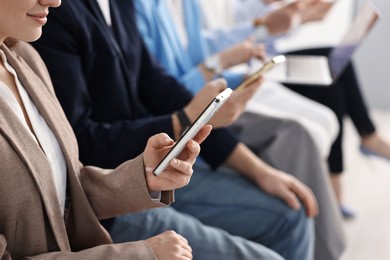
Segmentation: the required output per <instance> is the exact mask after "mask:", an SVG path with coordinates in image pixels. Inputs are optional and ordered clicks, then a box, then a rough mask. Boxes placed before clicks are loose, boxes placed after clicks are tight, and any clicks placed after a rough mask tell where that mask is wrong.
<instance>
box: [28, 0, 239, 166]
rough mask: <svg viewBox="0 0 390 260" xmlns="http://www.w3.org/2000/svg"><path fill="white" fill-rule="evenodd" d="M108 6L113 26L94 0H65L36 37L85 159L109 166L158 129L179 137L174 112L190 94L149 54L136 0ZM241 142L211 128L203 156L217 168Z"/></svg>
mask: <svg viewBox="0 0 390 260" xmlns="http://www.w3.org/2000/svg"><path fill="white" fill-rule="evenodd" d="M110 7H111V19H112V28H109V27H107V25H106V23H105V20H104V18H103V15H102V14H101V11H100V9H99V7H98V4H97V3H96V0H63V1H62V6H61V7H59V8H56V9H50V14H49V17H48V18H49V21H48V23H47V24H46V25H45V26H44V28H43V35H42V37H41V39H40V40H38V41H37V42H35V43H33V45H34V47H36V48H37V50H38V51H39V53H40V54H41V56H42V58H43V59H44V61H45V62H46V64H47V66H48V69H49V72H50V75H51V77H52V80H53V84H54V87H55V90H56V94H57V96H58V98H59V100H60V102H61V104H62V106H63V108H64V110H65V113H66V115H67V117H68V119H69V121H70V123H71V125H72V127H73V129H74V131H75V133H76V136H77V140H78V144H79V148H80V160H81V161H82V162H83V163H84V164H93V165H96V166H101V167H106V168H112V167H116V166H117V165H119V164H120V163H122V162H124V161H125V160H128V159H130V158H133V157H135V156H136V155H138V154H140V153H141V152H143V150H144V148H145V145H146V141H147V140H148V138H149V137H150V136H152V135H154V134H156V133H160V132H166V133H167V134H169V135H170V136H173V129H172V121H171V114H172V113H173V112H174V111H176V110H179V109H181V108H183V107H184V106H185V105H186V104H187V103H188V102H189V101H190V100H191V98H192V95H191V94H190V93H189V92H188V91H187V90H186V89H185V88H184V87H183V86H182V85H180V84H179V83H178V82H177V81H176V80H175V79H174V78H173V77H171V76H169V75H167V74H166V73H165V72H164V71H163V70H162V69H161V67H160V66H158V65H157V64H156V63H155V61H153V60H152V59H151V57H150V56H149V54H148V53H147V51H146V48H145V46H144V44H143V42H142V40H141V38H140V37H139V35H138V31H137V27H136V23H135V15H134V8H133V3H132V1H130V0H110ZM111 35H112V36H111ZM236 144H237V140H236V138H235V137H234V135H233V134H232V133H230V132H229V131H228V130H226V129H220V130H213V132H212V134H211V135H210V136H209V137H208V139H207V140H206V141H205V143H204V144H202V151H201V155H202V157H203V158H204V159H205V160H206V161H207V162H208V163H209V164H210V165H211V166H212V167H218V166H219V165H220V164H221V163H223V162H224V161H225V160H226V158H227V157H228V156H229V154H230V153H231V152H232V150H233V149H234V147H235V145H236Z"/></svg>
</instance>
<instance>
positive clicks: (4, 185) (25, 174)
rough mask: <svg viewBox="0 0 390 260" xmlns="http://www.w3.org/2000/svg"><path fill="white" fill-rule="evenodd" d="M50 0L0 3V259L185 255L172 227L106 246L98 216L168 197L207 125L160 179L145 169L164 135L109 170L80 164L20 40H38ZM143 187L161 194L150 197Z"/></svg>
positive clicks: (44, 76) (39, 64)
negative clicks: (136, 239)
mask: <svg viewBox="0 0 390 260" xmlns="http://www.w3.org/2000/svg"><path fill="white" fill-rule="evenodd" d="M60 2H61V1H60V0H45V1H37V0H35V1H28V2H26V1H15V0H0V57H1V58H0V149H1V153H0V159H1V167H0V196H1V202H0V216H1V217H0V258H1V259H26V258H33V259H91V258H94V259H125V258H126V259H157V258H158V259H179V258H180V259H182V258H183V257H185V258H188V259H189V258H192V253H191V251H192V249H191V247H190V246H189V245H188V242H187V241H186V240H185V239H184V238H183V237H182V236H180V235H178V234H176V233H175V232H173V231H170V232H165V233H162V234H159V235H157V236H154V237H150V238H148V239H146V240H144V241H134V242H131V243H123V244H113V243H112V240H111V238H110V236H109V234H108V233H107V231H106V230H104V228H103V227H102V226H101V225H100V223H99V221H98V220H99V219H104V218H108V217H112V216H115V215H119V214H124V213H127V212H136V211H141V210H145V209H151V208H156V207H164V206H167V205H169V204H170V203H172V202H173V195H174V194H173V191H172V190H173V189H177V188H180V187H183V186H185V185H186V184H187V183H188V181H189V180H190V178H191V174H192V164H193V163H194V162H195V159H196V156H197V155H198V154H199V151H200V147H199V144H198V143H201V142H202V141H203V140H204V139H205V138H206V137H207V135H208V133H209V132H210V129H211V127H210V126H206V127H204V128H203V129H202V130H201V132H200V133H199V134H198V135H197V137H196V138H195V139H194V140H195V141H190V142H189V143H188V145H187V148H186V149H185V150H184V152H182V153H181V155H180V156H179V157H178V158H177V159H174V160H172V161H171V165H170V167H169V168H167V170H166V171H165V172H163V173H162V174H161V175H160V176H161V177H155V176H153V174H152V173H151V172H150V170H149V169H150V168H154V167H155V166H156V165H157V163H158V162H159V161H160V160H161V158H162V157H163V156H164V154H165V153H166V151H167V149H169V148H170V147H171V146H172V144H173V140H172V139H170V138H169V137H168V136H167V135H166V134H158V135H155V136H153V137H151V138H149V139H148V143H147V145H146V148H145V150H144V152H143V153H142V154H141V155H140V156H138V157H136V158H135V159H133V160H129V161H126V162H124V163H123V164H122V165H120V166H118V167H117V168H116V169H114V170H104V169H101V168H98V167H93V166H83V165H81V164H80V162H79V160H78V148H77V141H76V139H75V136H74V133H73V131H72V128H71V126H70V125H69V123H68V121H67V119H66V117H65V114H64V113H63V111H62V108H61V107H60V105H59V102H58V100H57V99H56V96H55V94H54V89H53V86H52V84H51V81H50V77H49V74H48V72H47V70H46V67H45V65H44V63H43V61H42V60H41V59H40V57H39V55H38V54H37V52H36V51H35V50H34V48H32V47H31V46H30V45H29V44H27V43H25V42H23V41H34V40H36V39H37V38H39V37H40V35H41V28H42V25H43V24H45V22H46V15H42V13H44V14H46V13H48V10H49V7H58V6H59V5H60ZM26 14H27V15H26ZM167 180H169V182H168V181H167ZM152 191H154V192H158V193H159V194H160V196H161V200H154V199H151V197H150V194H151V192H152Z"/></svg>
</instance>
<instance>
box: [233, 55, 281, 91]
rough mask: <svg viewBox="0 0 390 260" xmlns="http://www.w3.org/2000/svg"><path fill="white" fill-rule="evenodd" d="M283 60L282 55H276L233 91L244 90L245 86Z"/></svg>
mask: <svg viewBox="0 0 390 260" xmlns="http://www.w3.org/2000/svg"><path fill="white" fill-rule="evenodd" d="M285 60H286V57H285V56H283V55H277V56H275V57H272V58H271V59H270V60H268V61H266V62H265V63H264V64H263V66H261V68H260V69H258V70H257V71H256V72H255V73H253V74H252V75H250V76H249V77H248V78H246V79H245V80H244V81H243V82H241V84H240V85H239V86H238V87H237V88H236V89H235V90H239V89H243V88H246V87H247V86H249V85H250V84H252V83H253V82H255V81H256V80H257V79H258V78H259V77H260V75H262V74H264V73H266V72H267V71H269V70H270V69H272V68H273V67H274V66H275V65H277V64H279V63H282V62H284V61H285Z"/></svg>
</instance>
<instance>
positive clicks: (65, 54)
mask: <svg viewBox="0 0 390 260" xmlns="http://www.w3.org/2000/svg"><path fill="white" fill-rule="evenodd" d="M100 3H101V4H102V6H106V5H105V4H104V1H103V2H100ZM108 6H109V7H110V12H108V13H109V14H111V16H106V17H107V18H106V17H105V16H103V14H104V13H107V12H105V11H103V12H101V11H100V6H99V4H98V3H97V2H95V1H90V0H82V1H66V2H64V3H63V6H62V7H61V8H59V9H57V10H53V11H52V12H50V15H49V17H50V18H51V20H50V23H48V24H47V25H46V26H45V28H44V30H45V33H44V35H43V38H41V39H40V40H39V41H38V42H36V43H35V44H34V46H35V47H36V48H37V49H38V50H39V52H40V53H41V54H42V55H43V57H44V59H45V61H46V62H47V64H48V67H49V71H50V73H51V76H52V77H53V80H54V85H55V89H56V93H57V94H58V96H59V99H60V102H61V103H62V105H63V107H64V109H65V110H66V114H67V116H68V119H69V120H70V121H71V124H72V125H73V128H74V130H75V132H76V136H77V139H78V142H79V145H80V150H81V152H80V156H81V158H82V159H81V160H82V161H83V162H84V163H92V162H95V163H97V164H99V165H111V166H112V167H114V166H115V165H118V164H120V163H121V162H122V161H123V160H124V158H126V157H127V156H129V155H131V154H133V153H134V152H135V151H134V150H133V149H129V147H130V146H132V147H134V146H139V147H140V148H141V147H142V145H144V144H145V142H146V140H147V139H145V135H148V134H152V133H154V132H161V131H164V132H167V133H168V134H169V135H172V136H175V137H176V138H178V137H179V136H180V133H181V131H182V130H183V129H185V127H186V126H187V125H188V122H186V119H185V117H184V120H183V115H187V116H188V118H189V122H191V120H192V119H193V118H194V117H195V116H196V115H197V114H199V112H200V110H201V109H203V107H204V105H205V104H206V103H207V102H208V101H209V100H210V98H211V97H213V96H215V94H217V93H219V92H220V91H222V90H223V89H224V88H226V83H225V82H224V81H223V80H217V81H213V82H211V83H209V84H207V85H206V86H205V87H204V88H203V89H202V90H201V91H200V92H199V93H198V94H197V95H196V96H195V97H194V98H193V96H192V95H191V94H190V93H189V92H188V91H187V90H186V89H185V88H184V87H183V86H182V85H180V84H178V83H177V82H176V80H174V78H172V77H170V76H168V75H167V74H166V73H165V72H164V71H163V70H161V68H160V67H159V66H157V65H156V64H155V63H154V62H153V60H152V59H150V57H149V55H148V52H147V51H146V49H145V46H144V45H143V42H142V41H141V39H140V38H139V35H138V32H137V28H136V24H135V16H134V8H133V4H132V1H117V0H112V1H110V2H109V5H108ZM107 25H111V26H107ZM60 35H61V37H60V38H62V39H60V38H59V36H60ZM58 59H61V60H62V62H61V63H58V62H55V61H58ZM56 63H57V65H55V64H56ZM259 84H260V81H257V82H255V83H254V84H252V85H251V86H249V87H248V88H247V89H245V90H243V91H241V92H240V93H234V94H233V95H232V96H231V97H230V98H229V100H228V101H227V103H226V104H225V105H224V106H223V107H222V109H221V110H220V111H219V112H218V113H217V114H216V115H215V116H214V118H213V119H212V121H211V122H210V123H211V124H213V125H214V126H215V127H216V128H217V127H218V126H224V125H228V124H231V123H232V122H233V121H234V120H235V119H236V118H237V116H238V115H240V114H241V112H242V111H243V109H244V107H245V103H246V102H247V101H248V99H249V98H250V97H251V96H252V95H253V93H254V92H255V91H256V90H257V89H258V87H259ZM107 104H109V105H110V106H109V107H108V106H107ZM183 111H185V113H184V114H183ZM179 117H180V119H181V121H180V120H179ZM264 120H265V119H264ZM180 122H181V123H180ZM256 123H257V122H256ZM272 123H273V124H266V123H265V124H259V123H257V124H258V125H260V126H263V127H265V128H267V127H272V128H273V129H277V130H278V131H275V132H273V131H269V132H268V135H261V134H257V140H258V141H259V144H258V147H260V148H262V147H265V149H259V150H258V153H259V154H261V156H262V157H263V158H265V159H266V160H267V161H270V162H272V164H273V165H276V166H277V167H278V169H276V168H274V167H271V166H269V165H267V164H266V163H265V162H264V161H262V160H261V159H260V158H259V157H257V156H256V155H255V154H254V153H253V152H252V151H251V150H250V149H249V148H248V147H247V146H246V145H245V144H244V143H242V142H240V141H239V140H238V139H237V137H236V136H235V134H234V133H232V132H231V130H230V129H224V128H221V129H216V130H214V131H213V133H211V135H210V136H209V137H208V139H207V140H206V141H205V143H204V144H203V147H202V152H201V153H202V158H203V160H204V162H206V163H207V164H208V165H210V166H211V167H212V169H209V168H208V167H207V168H206V167H205V166H204V164H198V165H197V166H196V168H195V169H194V170H195V172H196V174H194V175H193V177H192V181H191V183H193V185H192V186H191V187H188V189H180V190H177V191H176V192H180V193H181V194H177V196H176V201H177V205H178V206H177V207H176V208H175V209H172V208H164V209H156V210H150V211H145V212H142V213H137V214H134V215H133V214H131V215H124V216H121V217H119V218H116V219H115V221H114V223H113V225H112V227H111V229H110V234H111V235H112V237H113V239H114V241H119V240H123V241H131V240H133V239H142V238H143V236H145V234H146V235H149V234H153V233H159V230H160V231H161V230H166V229H173V230H175V231H176V232H177V233H180V234H182V235H183V236H184V237H186V239H187V240H188V241H189V243H190V245H191V247H192V248H193V256H194V257H195V258H199V259H238V258H246V259H261V258H265V259H279V258H280V257H278V256H277V254H276V253H274V252H272V251H271V250H269V249H267V248H265V247H264V246H262V245H266V246H267V247H269V248H270V249H272V250H274V251H276V252H277V253H279V254H280V255H282V256H285V257H287V258H288V259H312V252H313V241H314V239H313V226H312V224H313V223H312V222H313V220H312V219H311V217H312V216H315V215H316V213H317V205H316V200H315V198H314V196H313V194H312V192H311V190H310V189H308V188H307V187H306V186H305V185H304V184H302V183H301V182H300V181H298V180H297V179H296V178H295V177H293V176H291V175H289V174H287V173H285V171H287V170H288V169H292V170H293V171H295V172H296V175H299V174H310V175H312V174H315V175H317V174H318V176H322V178H321V177H318V178H315V179H313V182H317V181H318V182H321V183H324V182H325V185H327V184H326V179H325V178H324V177H325V175H324V174H323V168H322V165H321V164H320V159H319V158H318V154H317V153H316V150H315V148H314V147H313V146H312V145H310V146H307V147H306V144H309V143H310V142H312V140H311V139H310V137H309V136H308V135H307V133H306V132H305V131H304V130H303V129H302V128H301V127H300V126H299V125H297V124H290V123H288V124H286V123H285V121H283V120H281V121H278V122H275V121H273V122H272ZM285 126H287V127H285ZM249 128H250V129H254V130H256V131H261V129H259V128H253V127H249ZM235 131H238V129H235ZM291 133H292V134H295V135H294V137H295V138H294V140H290V142H289V143H290V146H289V148H291V149H286V148H284V149H283V150H284V151H285V152H286V156H282V157H283V158H284V157H286V158H288V157H289V155H290V154H296V149H298V147H299V149H302V151H303V150H304V151H305V152H303V153H302V154H299V155H297V156H296V157H295V158H296V160H294V161H290V160H289V162H290V163H289V164H287V163H284V160H283V159H282V158H278V157H279V156H278V154H280V153H281V151H282V148H281V146H282V145H281V143H286V142H287V140H288V139H291V138H290V136H289V134H291ZM242 135H243V136H244V135H245V133H244V132H242ZM293 147H294V148H293ZM296 162H300V163H299V164H297V163H296ZM306 162H307V164H308V165H307V166H306V165H305V163H306ZM222 164H223V165H226V166H229V168H230V169H226V168H222V167H220V166H222ZM306 167H307V168H308V170H305V171H303V170H302V169H304V168H306ZM232 170H234V171H233V172H232ZM191 183H190V184H191ZM325 187H326V186H325ZM280 198H281V199H282V200H281V199H280ZM204 199H207V203H204V202H203V200H204ZM179 200H180V202H179ZM226 201H229V207H226V206H227V205H226ZM285 202H287V203H285ZM301 205H303V206H301ZM200 208H201V209H202V210H200ZM238 211H239V212H240V214H237V212H238ZM198 219H199V220H201V222H200V221H199V220H198ZM141 222H143V224H141V225H140V223H141ZM335 222H336V223H338V220H337V219H335ZM129 223H130V224H129ZM336 225H337V224H336ZM275 227H278V228H276V229H275ZM129 230H132V232H129ZM225 230H226V231H229V233H228V232H226V231H225ZM133 232H134V233H133ZM137 232H138V233H137ZM135 233H137V235H134V234H135ZM243 238H245V239H243ZM250 239H253V241H250ZM227 248H228V249H229V250H227Z"/></svg>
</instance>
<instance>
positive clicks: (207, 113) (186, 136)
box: [153, 88, 233, 176]
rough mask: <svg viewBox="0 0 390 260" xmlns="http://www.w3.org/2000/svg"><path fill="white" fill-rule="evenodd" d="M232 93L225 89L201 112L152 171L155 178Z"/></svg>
mask: <svg viewBox="0 0 390 260" xmlns="http://www.w3.org/2000/svg"><path fill="white" fill-rule="evenodd" d="M232 92H233V91H232V90H231V89H230V88H227V89H225V90H224V91H222V92H221V93H219V94H218V95H217V96H216V97H215V98H214V99H213V100H212V101H211V102H210V103H209V104H208V106H207V107H206V108H205V109H204V110H203V112H202V113H201V114H200V115H199V116H198V118H197V119H196V120H195V121H194V122H193V123H192V124H191V126H189V127H188V128H187V130H186V131H185V132H184V133H183V134H182V136H181V137H180V139H179V140H178V141H177V142H176V144H175V145H174V146H173V147H172V149H171V150H170V151H169V152H168V153H167V154H166V155H165V157H164V158H163V159H162V160H161V162H160V163H159V164H158V165H157V167H156V168H155V169H154V170H153V174H154V175H155V176H158V175H160V174H161V173H162V172H163V171H164V170H165V169H166V168H167V166H168V165H169V162H170V161H171V160H172V159H173V158H175V157H177V156H178V155H179V154H180V153H181V152H182V151H183V149H184V148H185V146H186V145H187V143H188V141H189V140H191V139H192V138H194V136H195V135H196V134H197V133H198V132H199V130H200V129H201V128H202V127H203V126H204V125H205V124H207V122H208V121H209V120H210V119H211V118H212V117H213V115H214V114H215V113H216V112H217V111H218V110H219V109H220V108H221V107H222V105H223V104H224V103H225V102H226V100H227V99H228V98H229V97H230V94H231V93H232Z"/></svg>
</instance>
